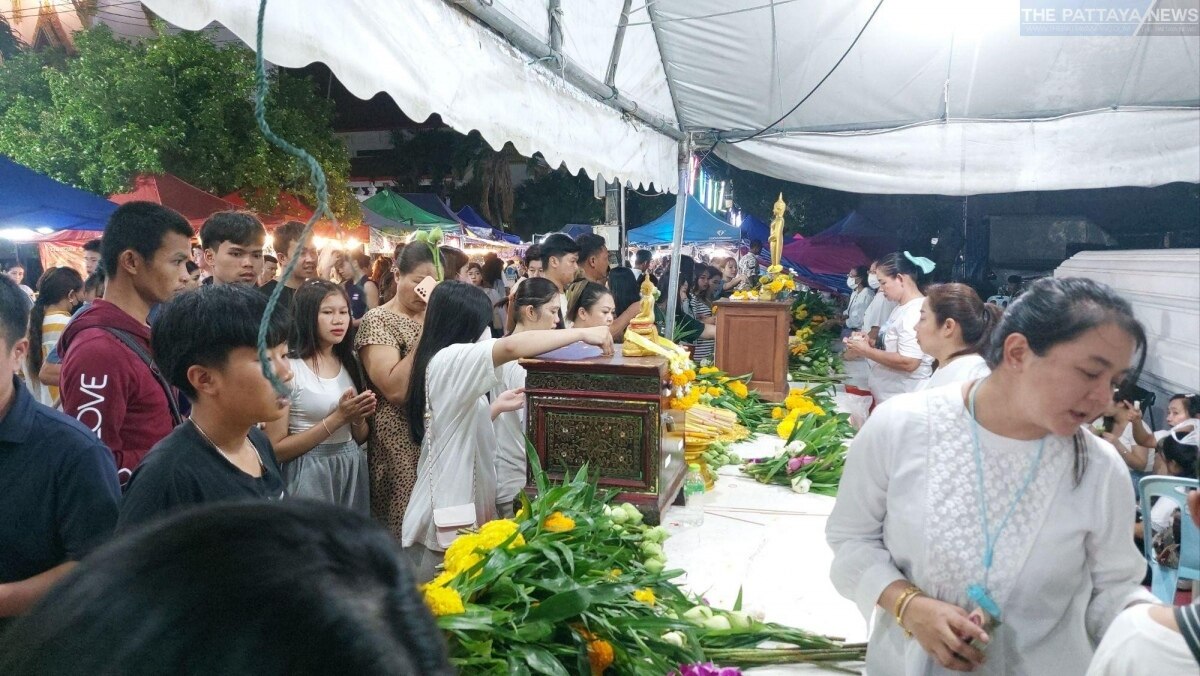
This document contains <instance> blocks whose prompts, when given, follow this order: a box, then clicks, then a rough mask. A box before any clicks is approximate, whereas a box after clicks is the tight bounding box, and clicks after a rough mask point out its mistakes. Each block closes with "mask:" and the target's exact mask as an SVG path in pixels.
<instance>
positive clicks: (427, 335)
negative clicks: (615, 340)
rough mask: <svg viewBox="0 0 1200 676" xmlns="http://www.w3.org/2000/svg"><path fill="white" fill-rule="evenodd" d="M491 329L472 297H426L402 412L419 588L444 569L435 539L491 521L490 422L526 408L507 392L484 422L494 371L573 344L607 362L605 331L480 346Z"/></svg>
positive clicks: (479, 299) (459, 288)
mask: <svg viewBox="0 0 1200 676" xmlns="http://www.w3.org/2000/svg"><path fill="white" fill-rule="evenodd" d="M526 283H528V282H526ZM522 286H524V284H523V285H522ZM491 320H492V305H491V303H490V302H489V301H488V297H487V295H486V294H485V293H484V292H483V290H482V289H480V288H479V287H476V286H472V285H470V284H465V283H461V282H455V281H449V282H442V283H441V284H438V285H437V287H436V288H435V289H434V291H433V293H432V294H431V295H430V298H429V310H428V312H427V313H426V314H425V326H424V329H423V331H422V333H421V342H420V343H419V344H418V345H417V354H416V359H415V361H414V363H413V367H412V380H411V385H410V387H409V392H408V403H407V407H408V425H409V427H410V428H411V429H412V437H413V440H414V441H416V442H417V443H420V444H421V460H420V463H419V464H418V466H417V482H416V486H415V487H414V489H413V493H412V498H411V499H410V500H409V502H408V509H407V510H406V511H405V513H404V525H403V528H402V533H403V538H402V544H403V545H404V546H405V547H406V548H408V549H409V553H410V556H411V560H412V561H413V565H414V566H415V567H416V570H417V576H418V579H423V580H428V579H431V578H432V577H433V574H434V568H435V566H436V565H437V564H438V563H440V562H441V558H442V555H443V552H444V551H445V549H446V547H447V546H448V544H449V543H448V541H447V538H446V537H440V536H448V537H449V538H452V537H453V533H454V532H455V531H456V530H457V528H458V527H467V526H470V525H471V524H472V523H474V524H476V525H482V524H484V523H486V522H488V521H491V520H492V519H494V518H496V456H497V453H498V450H499V449H498V445H497V441H496V435H495V432H494V431H493V429H492V424H491V423H492V419H493V418H494V417H495V416H496V415H498V414H500V413H503V412H505V411H515V410H517V409H519V408H521V407H523V406H524V404H525V400H524V394H522V393H520V392H511V391H510V392H507V393H505V394H504V395H502V396H500V397H497V398H496V401H493V402H492V404H491V406H490V412H489V405H488V402H487V399H486V397H485V396H484V395H486V394H488V392H490V391H492V390H493V389H494V388H496V387H497V386H498V385H499V383H500V381H501V374H500V367H501V366H504V365H505V364H507V363H509V362H513V361H516V360H517V359H522V358H527V357H535V356H537V355H539V354H544V353H546V352H549V351H551V350H555V349H558V348H560V347H564V346H566V345H570V344H571V343H574V342H578V341H583V342H586V343H588V344H591V345H598V346H600V347H601V348H603V350H604V351H605V352H606V353H609V354H611V353H612V335H611V334H610V333H609V331H608V327H607V326H597V327H593V328H590V329H563V330H545V331H526V332H522V333H519V334H516V335H512V336H507V337H504V338H491V339H487V340H481V337H483V336H484V334H485V333H486V332H487V330H488V325H489V324H490V323H491ZM464 514H466V518H465V519H463V518H462V517H463V515H464ZM441 515H446V516H445V518H443V517H442V516H441ZM460 520H461V521H460Z"/></svg>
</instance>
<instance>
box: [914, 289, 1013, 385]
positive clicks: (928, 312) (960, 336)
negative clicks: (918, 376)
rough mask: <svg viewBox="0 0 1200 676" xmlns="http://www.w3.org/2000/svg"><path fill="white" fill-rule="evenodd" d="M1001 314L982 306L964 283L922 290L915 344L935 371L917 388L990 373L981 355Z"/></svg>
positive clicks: (964, 380)
mask: <svg viewBox="0 0 1200 676" xmlns="http://www.w3.org/2000/svg"><path fill="white" fill-rule="evenodd" d="M1002 312H1003V310H1001V309H1000V308H999V307H998V306H996V305H988V304H985V303H984V302H983V301H982V300H980V299H979V294H977V293H975V289H972V288H971V287H969V286H967V285H966V284H934V285H933V286H931V287H929V288H928V289H926V290H925V303H924V305H922V306H921V319H920V320H919V321H918V322H917V343H919V344H920V346H921V351H922V352H924V353H925V354H927V355H929V356H931V357H933V359H934V363H935V368H934V370H933V375H932V376H930V378H929V380H926V381H925V382H924V384H922V385H921V389H926V388H930V387H939V386H941V385H949V384H950V383H962V382H966V381H968V380H978V379H980V378H984V377H986V376H987V375H988V374H989V373H991V372H992V370H991V369H989V368H988V365H987V362H985V361H984V360H983V355H982V352H983V351H984V350H985V349H986V348H987V344H988V340H989V339H990V338H991V335H992V329H993V328H995V326H996V323H997V322H998V321H999V320H1000V314H1001V313H1002Z"/></svg>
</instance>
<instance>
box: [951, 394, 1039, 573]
mask: <svg viewBox="0 0 1200 676" xmlns="http://www.w3.org/2000/svg"><path fill="white" fill-rule="evenodd" d="M982 384H983V380H977V381H976V382H975V384H974V385H972V386H971V393H970V394H969V395H968V397H967V402H968V408H969V409H970V412H971V441H972V442H973V445H974V451H975V473H976V476H977V477H978V479H979V521H980V523H981V524H982V526H983V587H984V590H985V591H986V589H987V583H988V574H989V573H990V572H991V570H992V559H993V558H994V557H995V554H996V543H997V542H999V541H1000V534H1001V533H1003V532H1004V528H1005V527H1006V526H1007V525H1008V519H1009V517H1011V516H1012V515H1013V512H1014V511H1016V509H1017V503H1019V502H1020V501H1021V498H1022V497H1023V496H1024V495H1025V491H1026V490H1028V489H1029V484H1031V483H1033V480H1034V478H1036V477H1037V471H1038V466H1040V465H1041V464H1042V452H1043V451H1045V450H1046V437H1042V443H1041V444H1039V445H1038V450H1037V454H1036V455H1035V456H1034V458H1033V462H1032V463H1030V465H1029V472H1028V473H1027V474H1026V475H1025V481H1024V482H1023V483H1022V484H1021V488H1020V489H1018V490H1017V493H1016V495H1014V496H1013V499H1012V502H1010V503H1009V505H1008V509H1007V510H1006V511H1005V512H1004V518H1002V519H1001V520H1000V525H999V526H997V527H996V532H995V533H992V532H991V531H990V530H989V529H988V506H987V489H986V488H985V487H984V485H983V484H984V482H983V450H982V448H981V447H980V445H979V421H978V420H977V419H976V418H975V393H976V392H977V391H979V386H980V385H982Z"/></svg>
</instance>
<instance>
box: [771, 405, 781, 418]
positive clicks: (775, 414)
mask: <svg viewBox="0 0 1200 676" xmlns="http://www.w3.org/2000/svg"><path fill="white" fill-rule="evenodd" d="M771 417H772V418H774V419H776V420H779V419H780V418H782V417H783V409H782V408H780V407H778V406H776V407H775V408H773V409H771Z"/></svg>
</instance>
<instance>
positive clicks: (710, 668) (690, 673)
mask: <svg viewBox="0 0 1200 676" xmlns="http://www.w3.org/2000/svg"><path fill="white" fill-rule="evenodd" d="M679 676H742V670H741V669H738V668H737V667H718V666H717V665H715V664H713V663H712V662H705V663H700V662H697V663H696V664H681V665H679Z"/></svg>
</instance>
